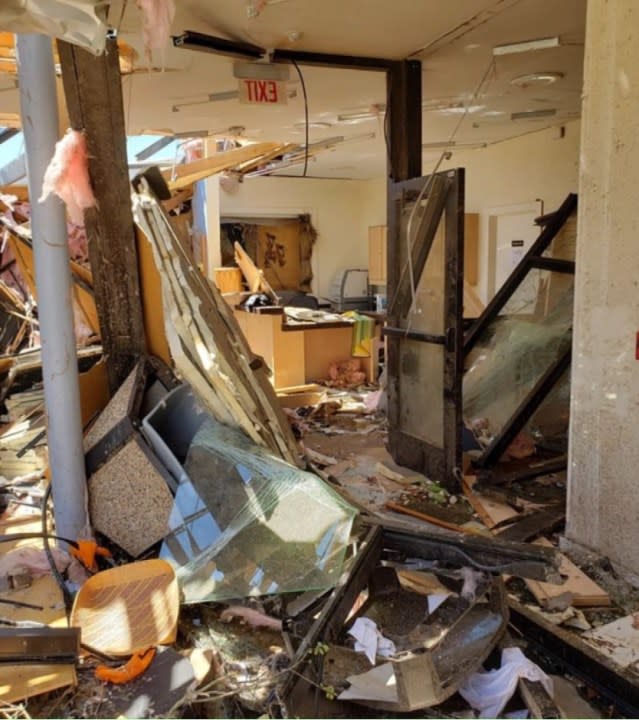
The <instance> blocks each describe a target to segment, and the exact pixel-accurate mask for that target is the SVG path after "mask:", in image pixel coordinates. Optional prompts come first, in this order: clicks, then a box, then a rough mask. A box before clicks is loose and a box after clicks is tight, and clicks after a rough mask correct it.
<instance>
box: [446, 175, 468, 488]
mask: <svg viewBox="0 0 639 720" xmlns="http://www.w3.org/2000/svg"><path fill="white" fill-rule="evenodd" d="M450 172H451V175H452V176H453V177H454V178H455V182H453V185H452V187H451V189H450V192H449V193H448V196H447V198H446V208H445V214H444V217H445V218H446V222H445V224H444V225H445V227H444V231H445V239H444V242H445V247H446V253H445V263H446V273H445V294H444V328H445V333H446V337H447V339H448V342H447V344H446V352H445V354H444V386H443V392H444V456H445V468H446V469H445V477H444V478H443V483H444V485H445V486H446V488H447V489H448V490H449V491H452V492H459V491H460V490H461V488H460V487H459V480H458V477H459V475H460V471H461V466H462V427H463V422H464V421H463V417H462V408H463V404H464V403H463V400H462V379H463V374H464V321H463V314H464V225H465V222H464V218H465V203H464V201H465V196H466V175H465V171H464V169H463V168H459V169H458V170H457V171H450Z"/></svg>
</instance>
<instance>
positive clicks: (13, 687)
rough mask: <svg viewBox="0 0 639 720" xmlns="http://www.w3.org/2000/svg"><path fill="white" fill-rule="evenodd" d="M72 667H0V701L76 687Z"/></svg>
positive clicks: (12, 701) (21, 698)
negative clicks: (70, 686)
mask: <svg viewBox="0 0 639 720" xmlns="http://www.w3.org/2000/svg"><path fill="white" fill-rule="evenodd" d="M77 683H78V679H77V676H76V673H75V667H74V666H73V665H11V666H9V665H4V664H3V665H0V700H1V701H3V702H5V703H15V702H17V701H18V700H24V699H25V698H30V697H33V696H34V695H41V694H42V693H46V692H51V690H57V689H58V688H63V687H67V686H69V685H77Z"/></svg>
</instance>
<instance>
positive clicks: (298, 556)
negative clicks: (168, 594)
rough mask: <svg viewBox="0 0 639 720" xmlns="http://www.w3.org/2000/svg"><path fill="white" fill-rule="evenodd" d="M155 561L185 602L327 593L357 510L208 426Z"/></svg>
mask: <svg viewBox="0 0 639 720" xmlns="http://www.w3.org/2000/svg"><path fill="white" fill-rule="evenodd" d="M185 470H186V474H187V476H188V478H189V479H188V480H183V481H182V482H181V483H180V485H179V487H178V489H177V492H176V496H175V505H174V507H173V512H172V513H171V517H170V520H169V528H170V529H169V534H168V535H167V536H166V537H165V540H164V543H163V545H162V549H161V552H160V557H162V558H163V559H165V560H167V561H168V562H170V563H171V564H172V565H173V566H174V567H175V569H176V574H177V577H178V581H179V583H180V586H181V588H182V591H183V594H184V601H185V602H186V603H195V602H206V601H214V600H225V599H229V598H241V597H248V596H255V595H269V594H276V593H284V592H293V591H298V590H318V589H324V588H330V587H333V586H334V585H335V584H336V583H337V581H338V579H339V577H340V574H341V571H342V565H343V562H344V555H345V550H346V547H347V545H348V542H349V537H350V532H351V526H352V523H353V519H354V517H355V515H356V514H357V511H356V510H355V509H354V508H353V507H351V506H350V505H349V504H348V503H346V502H345V501H344V500H342V498H341V497H340V496H339V495H337V494H336V493H335V492H333V491H332V490H331V489H330V488H329V487H328V486H327V485H326V484H325V483H324V482H323V481H322V480H320V478H318V477H316V476H315V475H312V474H311V473H307V472H303V471H302V470H299V469H298V468H296V467H293V466H291V465H288V464H287V463H285V462H283V461H281V460H279V459H277V458H275V457H274V456H272V455H270V454H269V453H268V452H267V451H266V450H264V449H263V448H260V447H258V446H256V445H255V444H254V443H253V442H251V440H249V439H248V438H247V437H246V436H245V435H243V433H241V432H240V431H238V430H236V429H234V428H229V427H227V426H225V425H221V424H220V423H217V422H216V421H215V420H213V419H207V420H206V421H205V422H204V424H203V425H202V427H201V428H200V430H199V431H198V432H197V434H196V435H195V437H194V438H193V442H192V444H191V447H190V449H189V452H188V455H187V459H186V464H185Z"/></svg>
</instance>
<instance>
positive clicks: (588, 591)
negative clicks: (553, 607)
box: [525, 538, 610, 607]
mask: <svg viewBox="0 0 639 720" xmlns="http://www.w3.org/2000/svg"><path fill="white" fill-rule="evenodd" d="M534 544H535V545H542V546H543V547H552V543H550V542H548V540H546V539H545V538H540V539H539V540H536V541H535V543H534ZM559 556H560V558H561V566H560V568H559V572H560V574H561V575H562V577H565V578H566V582H565V583H564V584H563V585H551V584H550V583H544V582H539V581H538V580H526V581H525V582H526V585H527V586H528V589H529V590H530V592H531V593H532V594H533V595H534V596H535V599H536V600H537V602H538V603H539V604H540V605H541V606H542V607H546V606H547V604H548V603H549V602H550V601H551V600H552V599H553V598H557V597H559V596H560V595H563V594H564V593H570V594H571V595H572V602H571V604H572V605H573V606H575V607H600V606H607V605H610V596H609V595H608V593H607V592H606V591H605V590H604V589H603V588H601V587H600V586H599V585H597V583H596V582H595V581H594V580H592V579H591V578H589V577H588V575H586V573H584V572H583V571H582V570H580V569H579V568H578V567H577V566H576V565H575V564H574V563H573V562H572V561H571V560H570V559H569V558H567V557H566V556H565V555H563V554H562V553H559Z"/></svg>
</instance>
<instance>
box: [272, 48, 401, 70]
mask: <svg viewBox="0 0 639 720" xmlns="http://www.w3.org/2000/svg"><path fill="white" fill-rule="evenodd" d="M271 61H272V62H276V63H287V62H293V61H295V62H296V63H297V64H298V65H314V66H318V67H334V68H341V69H343V70H368V71H373V72H374V71H378V72H386V71H388V70H389V69H390V68H391V67H392V65H393V64H394V62H395V61H393V60H386V59H384V58H377V57H362V56H358V55H338V54H335V53H322V52H309V51H306V50H274V51H273V54H272V55H271Z"/></svg>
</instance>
